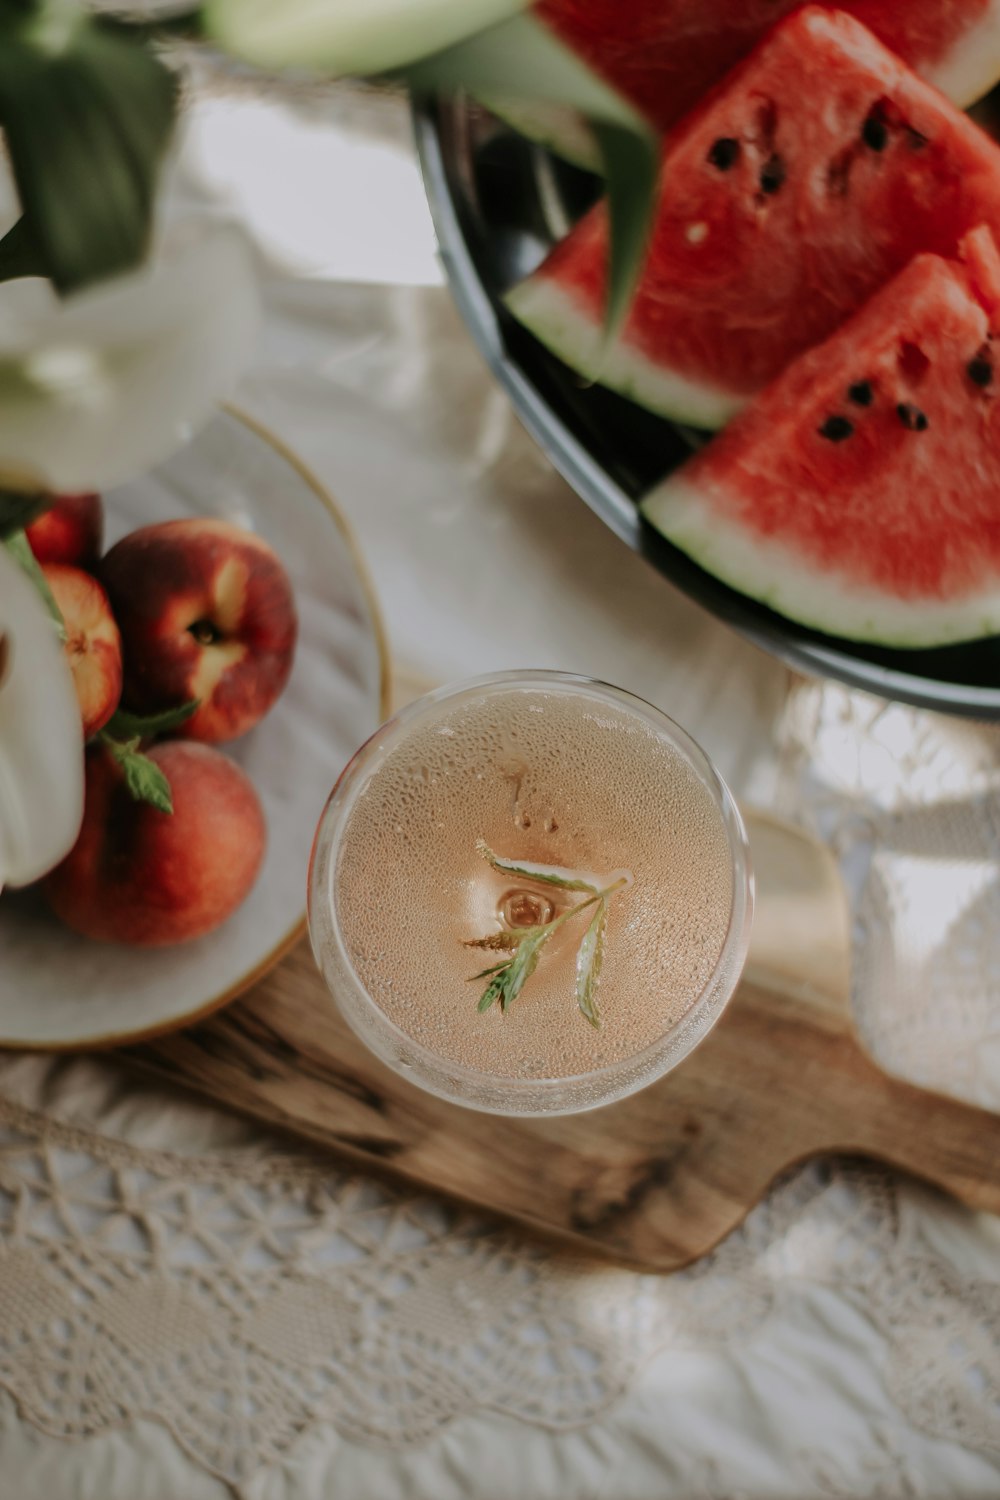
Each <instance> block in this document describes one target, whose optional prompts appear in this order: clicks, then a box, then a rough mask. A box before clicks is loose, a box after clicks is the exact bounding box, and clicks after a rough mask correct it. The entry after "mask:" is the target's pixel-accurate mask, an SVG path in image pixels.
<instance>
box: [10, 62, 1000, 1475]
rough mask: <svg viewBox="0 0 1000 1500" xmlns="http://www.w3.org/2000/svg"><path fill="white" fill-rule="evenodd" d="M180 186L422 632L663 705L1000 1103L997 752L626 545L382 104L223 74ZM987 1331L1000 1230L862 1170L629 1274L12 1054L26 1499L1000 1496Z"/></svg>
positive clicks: (100, 1064) (924, 1031) (880, 1042)
mask: <svg viewBox="0 0 1000 1500" xmlns="http://www.w3.org/2000/svg"><path fill="white" fill-rule="evenodd" d="M175 196H176V197H177V198H180V199H186V200H187V201H188V202H189V203H191V202H195V203H199V204H201V205H203V206H204V207H206V208H208V209H211V208H212V207H213V206H214V205H218V204H223V205H224V206H226V207H227V208H229V209H230V210H233V209H235V210H236V211H237V212H239V213H240V214H241V216H242V217H243V218H244V220H245V221H246V222H247V223H248V224H249V226H250V228H251V230H252V232H254V233H255V235H256V236H257V239H258V243H259V244H260V246H261V249H262V252H263V254H264V255H265V257H266V259H267V264H268V274H269V281H268V324H267V331H266V338H265V342H264V346H263V348H262V351H261V356H260V360H259V364H258V367H257V369H256V371H255V372H254V375H253V377H252V378H251V379H250V380H249V381H248V382H247V386H246V390H245V392H244V397H245V402H246V404H248V405H250V406H251V407H252V409H253V410H254V411H255V412H256V413H257V414H258V415H260V416H261V417H262V418H263V419H264V420H265V421H266V422H268V423H269V424H270V425H271V426H272V427H274V428H276V429H277V430H278V431H279V432H280V433H281V435H282V436H283V437H285V439H286V440H287V441H289V442H290V443H291V444H292V445H293V446H296V447H298V449H299V450H300V451H301V452H302V454H303V455H304V457H305V458H306V459H307V460H308V461H309V462H310V463H311V464H312V465H313V466H314V467H315V468H316V470H317V471H318V472H319V473H320V474H321V475H322V477H323V478H324V479H325V480H326V482H327V483H328V484H329V485H330V487H331V488H332V489H333V490H334V491H335V493H336V494H337V495H338V496H339V498H340V500H341V502H342V503H343V505H344V507H345V509H346V510H347V511H348V512H349V514H350V515H351V517H352V518H353V520H354V522H355V524H356V526H357V529H358V531H359V533H360V537H361V541H362V545H363V546H364V548H365V550H366V551H367V554H368V557H369V559H370V561H371V563H372V566H373V571H374V574H375V579H376V584H377V587H378V589H379V591H380V594H381V597H382V601H383V604H384V607H385V611H386V614H387V617H388V622H389V627H390V633H391V637H392V641H393V644H394V647H395V650H396V652H397V655H398V656H399V657H400V658H403V659H405V660H406V661H407V662H408V663H409V664H410V666H412V667H414V668H416V669H418V670H420V671H422V672H424V673H426V674H427V675H429V676H432V677H436V678H446V677H452V676H458V675H462V674H468V673H471V672H475V671H483V670H488V669H492V668H498V667H513V666H524V665H552V666H558V667H564V668H569V669H573V670H578V671H583V672H589V673H592V674H594V675H597V676H602V677H607V678H610V679H612V680H614V681H616V682H619V683H621V684H622V685H623V686H625V687H628V688H631V689H633V690H635V691H638V692H640V693H642V694H644V695H645V696H646V697H648V698H650V699H652V700H653V701H655V702H657V703H659V704H660V705H662V706H663V707H664V708H666V709H667V710H668V711H669V712H670V713H672V714H673V715H674V716H675V717H677V718H678V719H680V720H681V722H683V723H684V724H686V725H687V726H688V727H689V728H691V729H692V730H693V731H694V733H695V734H696V735H697V736H698V738H700V739H701V740H702V742H703V743H704V744H705V746H706V748H707V749H708V750H709V751H710V753H711V754H712V755H713V756H714V757H715V758H716V760H717V761H718V762H719V764H720V766H721V768H722V770H723V772H724V774H726V775H727V776H728V777H729V778H730V780H731V781H732V782H733V784H734V786H735V787H736V789H737V791H739V792H740V793H742V794H743V795H745V796H747V797H750V798H752V799H754V800H756V801H757V802H760V803H763V804H766V805H773V806H777V807H779V808H780V809H781V810H783V811H784V812H786V813H791V814H792V815H793V816H797V817H799V818H801V819H802V820H804V821H806V822H807V823H809V824H811V825H813V826H815V827H816V828H818V829H819V830H820V831H822V832H823V833H824V835H825V836H826V837H828V838H829V839H831V840H832V841H833V843H834V845H835V847H836V849H837V850H838V853H839V854H840V856H841V858H842V860H843V865H844V869H845V873H846V874H847V876H848V879H849V883H850V887H851V890H852V895H853V899H854V902H855V909H856V912H857V919H858V920H857V927H856V993H855V1004H856V1010H857V1015H858V1020H859V1024H860V1026H861V1029H862V1031H863V1034H864V1036H865V1038H866V1040H867V1042H868V1044H869V1046H870V1047H871V1048H872V1049H873V1051H874V1052H875V1053H876V1055H877V1056H878V1057H879V1058H880V1060H881V1061H882V1062H883V1063H884V1064H885V1065H886V1066H888V1067H891V1068H894V1069H896V1070H898V1071H900V1072H902V1073H905V1074H906V1075H908V1076H909V1077H912V1078H914V1079H918V1080H920V1081H924V1082H928V1083H933V1084H935V1085H936V1086H938V1087H941V1088H945V1089H952V1090H954V1091H956V1092H958V1093H961V1094H963V1095H966V1096H968V1097H971V1098H974V1099H976V1100H978V1101H979V1102H982V1103H986V1104H991V1105H993V1106H995V1107H1000V920H998V917H1000V902H998V870H1000V865H998V854H1000V733H998V732H997V731H994V730H991V729H987V728H984V727H982V726H977V725H973V724H965V723H960V722H957V721H949V720H946V719H942V718H937V717H935V716H933V715H928V714H920V713H915V712H911V711H909V710H905V709H902V708H899V707H894V706H887V705H885V704H882V703H879V702H877V701H875V700H874V699H870V698H865V697H863V696H861V695H853V694H849V693H847V692H846V691H843V690H841V689H840V688H838V687H836V686H830V685H828V686H825V687H823V686H819V685H816V684H811V683H807V682H803V681H801V680H798V679H794V678H792V677H791V676H790V674H788V673H787V672H786V671H785V670H784V669H783V668H781V667H779V666H778V665H776V664H775V663H774V662H772V661H771V660H770V659H769V658H766V657H764V656H763V655H761V654H760V653H759V652H757V651H755V650H754V649H753V648H751V647H750V646H748V645H746V644H745V643H743V642H741V641H739V640H738V639H737V638H736V637H734V636H733V635H731V634H730V633H729V632H727V631H726V630H725V629H724V628H723V627H722V626H720V625H718V624H717V623H716V622H714V621H713V620H711V619H710V618H709V617H708V616H706V615H705V614H703V613H702V612H701V611H700V610H698V609H697V608H695V607H694V606H693V605H691V604H689V603H688V602H686V601H685V600H683V599H682V598H680V597H679V596H678V595H677V594H675V593H674V592H673V591H672V590H671V589H670V588H668V587H667V585H666V584H665V583H664V582H663V581H662V580H660V579H659V578H658V577H657V576H655V575H654V574H653V573H652V572H651V571H650V570H649V569H648V568H647V567H646V565H645V564H643V563H642V562H640V561H639V560H638V559H636V558H635V557H633V556H632V555H630V554H629V553H628V552H627V551H626V550H625V549H624V548H623V547H622V546H621V545H620V544H619V543H618V542H617V541H616V540H615V539H614V538H613V537H611V536H610V535H609V533H607V532H606V531H605V530H604V529H603V528H602V527H601V525H600V524H599V523H598V522H597V521H596V520H595V519H594V518H593V517H592V516H591V515H590V514H589V513H588V512H587V511H586V510H585V508H584V507H583V506H582V505H581V504H580V503H579V502H578V501H577V500H576V499H575V498H574V497H573V496H572V495H571V494H570V493H569V492H568V490H567V489H566V487H565V486H564V485H563V484H562V483H561V482H560V481H559V480H558V479H557V478H556V477H555V476H554V475H553V474H552V472H551V470H550V469H549V467H548V466H547V464H546V463H545V461H544V460H543V459H542V458H541V456H540V455H539V454H538V453H537V451H536V450H535V449H534V447H533V446H532V444H531V443H530V441H529V440H528V439H527V438H526V437H525V436H524V435H523V433H522V432H521V431H520V429H519V427H518V426H517V423H516V421H515V420H514V419H513V417H512V414H511V411H510V408H509V406H508V404H507V402H506V400H505V398H504V397H503V396H502V395H501V394H500V393H499V392H498V391H497V390H496V389H495V387H494V386H493V385H492V383H491V381H490V379H489V377H488V376H487V375H486V373H485V371H484V370H483V368H482V366H481V365H480V362H479V360H478V358H477V356H476V355H475V353H474V351H473V350H472V349H471V347H470V345H469V343H468V340H467V338H466V336H465V335H464V333H463V331H462V330H461V328H460V326H459V325H458V322H457V319H456V317H455V315H454V313H453V311H452V310H451V307H450V304H449V302H448V299H447V296H446V294H445V292H444V291H443V290H442V289H441V287H440V285H439V284H438V283H439V276H438V272H437V268H436V264H435V261H434V258H433V246H432V242H431V238H430V230H429V226H428V223H427V219H426V214H425V212H424V209H423V206H422V200H421V195H420V190H419V184H418V182H417V179H416V176H415V171H414V167H413V162H412V156H411V154H410V151H409V147H408V144H407V140H406V135H405V122H404V121H403V120H402V118H401V115H400V111H399V109H398V108H397V107H395V106H394V105H393V104H392V103H391V102H387V101H385V100H380V99H373V98H370V97H368V96H359V95H358V94H357V93H354V92H351V91H341V92H335V93H334V94H333V95H332V96H328V95H326V94H324V93H321V92H318V91H317V92H314V93H306V94H303V95H302V96H301V97H300V98H297V99H289V98H287V97H280V96H278V95H276V94H264V95H261V94H260V92H259V91H251V90H250V89H249V87H245V88H243V87H233V88H232V89H231V90H229V91H227V92H223V93H221V94H220V93H219V91H218V90H217V89H214V90H213V91H211V92H210V93H208V94H207V95H203V96H202V97H201V98H200V99H198V100H196V103H195V106H194V109H193V112H192V115H191V119H190V124H189V130H188V136H187V139H186V142H185V146H184V151H183V153H182V157H181V161H180V164H179V167H178V172H177V181H176V184H175ZM0 1004H2V998H0ZM998 1334H1000V1221H997V1220H993V1219H989V1218H986V1217H983V1216H975V1215H973V1214H970V1213H968V1212H967V1211H965V1210H962V1209H960V1208H958V1207H957V1206H955V1205H954V1204H952V1203H950V1202H948V1201H947V1200H945V1199H944V1198H942V1197H939V1196H937V1195H936V1194H934V1193H932V1192H930V1191H928V1190H925V1189H923V1188H921V1187H919V1186H916V1185H914V1184H913V1183H909V1182H904V1181H902V1180H899V1179H897V1178H895V1177H892V1176H890V1175H889V1174H887V1173H885V1172H882V1171H878V1170H875V1169H872V1168H869V1167H866V1166H863V1165H859V1164H857V1163H842V1162H824V1163H819V1164H814V1165H810V1166H807V1167H805V1168H802V1169H800V1170H798V1171H796V1172H795V1173H793V1174H792V1175H791V1176H790V1177H789V1178H788V1179H787V1180H785V1181H784V1182H782V1183H781V1184H779V1185H778V1186H777V1187H776V1188H775V1190H774V1191H773V1192H772V1193H771V1195H770V1197H769V1198H768V1200H767V1201H766V1202H765V1203H764V1204H763V1205H762V1206H761V1207H760V1208H759V1209H758V1210H757V1211H756V1212H755V1213H754V1214H753V1215H752V1216H751V1218H750V1219H749V1221H748V1222H747V1224H746V1225H745V1226H744V1227H743V1228H742V1229H741V1230H739V1231H738V1232H737V1233H735V1234H734V1235H732V1236H731V1237H730V1238H729V1239H728V1240H727V1241H726V1242H725V1243H724V1244H723V1245H722V1246H721V1247H720V1248H719V1249H718V1250H717V1251H716V1252H715V1253H714V1254H713V1255H712V1256H711V1257H710V1258H709V1259H707V1260H705V1261H703V1262H701V1263H700V1264H699V1265H697V1266H695V1267H693V1268H692V1269H691V1270H689V1271H686V1272H683V1273H681V1274H679V1275H676V1276H673V1277H669V1278H655V1277H645V1276H640V1275H636V1274H634V1273H632V1272H626V1271H619V1270H615V1269H610V1268H608V1267H607V1266H606V1265H602V1264H598V1263H591V1262H586V1261H583V1260H579V1259H570V1258H568V1257H566V1256H565V1255H562V1254H557V1253H553V1252H551V1251H548V1250H542V1249H539V1248H538V1247H536V1246H529V1245H526V1244H525V1243H523V1242H521V1241H520V1240H519V1239H518V1238H517V1236H516V1235H513V1234H512V1233H510V1232H509V1231H508V1230H506V1229H504V1228H503V1227H500V1226H497V1225H496V1224H491V1223H488V1222H483V1221H480V1220H472V1219H470V1218H469V1216H468V1215H467V1214H466V1213H465V1212H462V1211H458V1210H456V1209H454V1208H453V1207H450V1206H449V1205H447V1204H445V1203H440V1202H434V1201H431V1200H428V1199H421V1198H415V1197H414V1196H413V1195H411V1194H409V1193H406V1192H402V1191H397V1190H395V1189H390V1188H387V1187H385V1186H381V1185H377V1184H375V1183H374V1182H371V1181H369V1180H366V1179H364V1178H361V1177H357V1176H354V1175H350V1174H347V1173H344V1172H343V1171H341V1170H338V1168H337V1165H336V1163H334V1162H331V1161H329V1160H323V1159H318V1158H317V1157H316V1156H314V1155H312V1154H310V1153H307V1152H306V1151H297V1150H295V1149H294V1148H293V1147H292V1146H290V1144H289V1142H288V1141H287V1140H284V1141H278V1140H275V1139H273V1138H271V1137H269V1136H267V1135H266V1134H265V1133H264V1132H263V1131H261V1130H259V1129H257V1128H256V1127H254V1126H252V1125H250V1124H247V1123H246V1122H243V1121H240V1120H237V1119H235V1118H234V1117H232V1116H228V1115H225V1114H223V1113H222V1112H220V1111H217V1110H215V1109H213V1108H212V1107H210V1106H209V1105H206V1104H204V1103H201V1102H196V1101H194V1100H192V1099H189V1098H187V1097H184V1096H182V1095H180V1094H174V1093H170V1092H167V1091H166V1090H163V1089H161V1088H159V1087H156V1088H154V1087H152V1086H150V1085H149V1084H148V1083H146V1082H145V1081H144V1080H142V1079H139V1078H136V1077H134V1076H131V1075H128V1074H126V1073H124V1072H123V1071H121V1070H119V1068H118V1067H117V1066H116V1064H115V1061H114V1059H113V1058H94V1059H69V1060H67V1059H64V1060H52V1059H47V1058H9V1059H6V1060H3V1061H2V1062H0V1500H70V1497H73V1500H77V1497H80V1500H179V1497H181V1496H184V1497H185V1500H224V1497H225V1496H226V1495H227V1494H235V1495H238V1496H241V1497H243V1500H331V1497H333V1496H334V1495H336V1496H338V1497H340V1496H343V1497H345V1500H347V1497H350V1500H453V1497H454V1500H460V1497H461V1500H517V1497H527V1500H550V1497H551V1500H598V1497H608V1500H612V1497H613V1500H738V1497H747V1500H751V1497H752V1500H765V1497H767V1500H770V1497H775V1500H776V1497H786V1496H787V1497H789V1500H810V1497H813V1496H816V1497H823V1496H826V1497H828V1496H842V1497H847V1496H860V1497H876V1496H878V1497H884V1500H901V1497H928V1500H930V1497H935V1500H944V1497H988V1496H996V1495H1000V1339H998Z"/></svg>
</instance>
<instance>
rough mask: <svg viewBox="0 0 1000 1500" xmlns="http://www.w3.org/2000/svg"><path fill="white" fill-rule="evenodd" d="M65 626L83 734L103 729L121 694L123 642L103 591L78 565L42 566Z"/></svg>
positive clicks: (86, 737) (67, 651) (86, 734)
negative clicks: (76, 566)
mask: <svg viewBox="0 0 1000 1500" xmlns="http://www.w3.org/2000/svg"><path fill="white" fill-rule="evenodd" d="M42 572H43V573H44V575H45V581H46V582H47V583H48V586H49V588H50V589H51V590H52V596H53V598H54V599H55V601H56V603H57V604H58V606H59V611H60V613H61V615H62V617H63V624H64V625H65V627H66V648H65V649H66V655H67V657H68V659H69V664H70V669H71V671H72V673H73V686H74V687H75V688H76V696H77V699H78V701H79V704H80V716H81V718H82V719H83V737H84V739H89V738H90V736H91V735H92V734H96V733H97V731H98V730H99V729H103V728H104V726H105V724H106V723H107V722H108V720H109V719H110V718H111V715H112V714H113V713H114V711H115V709H116V708H117V707H118V700H119V699H120V698H121V695H122V643H121V636H120V635H119V633H118V626H117V625H116V624H115V619H114V615H113V614H112V613H111V605H110V604H109V603H108V596H107V594H106V593H105V592H104V590H103V588H102V587H101V585H100V584H99V583H98V581H97V579H96V578H92V577H91V575H90V574H89V573H85V572H84V571H83V569H82V568H66V567H62V566H60V565H58V564H56V563H50V564H49V565H48V566H46V567H43V568H42Z"/></svg>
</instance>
